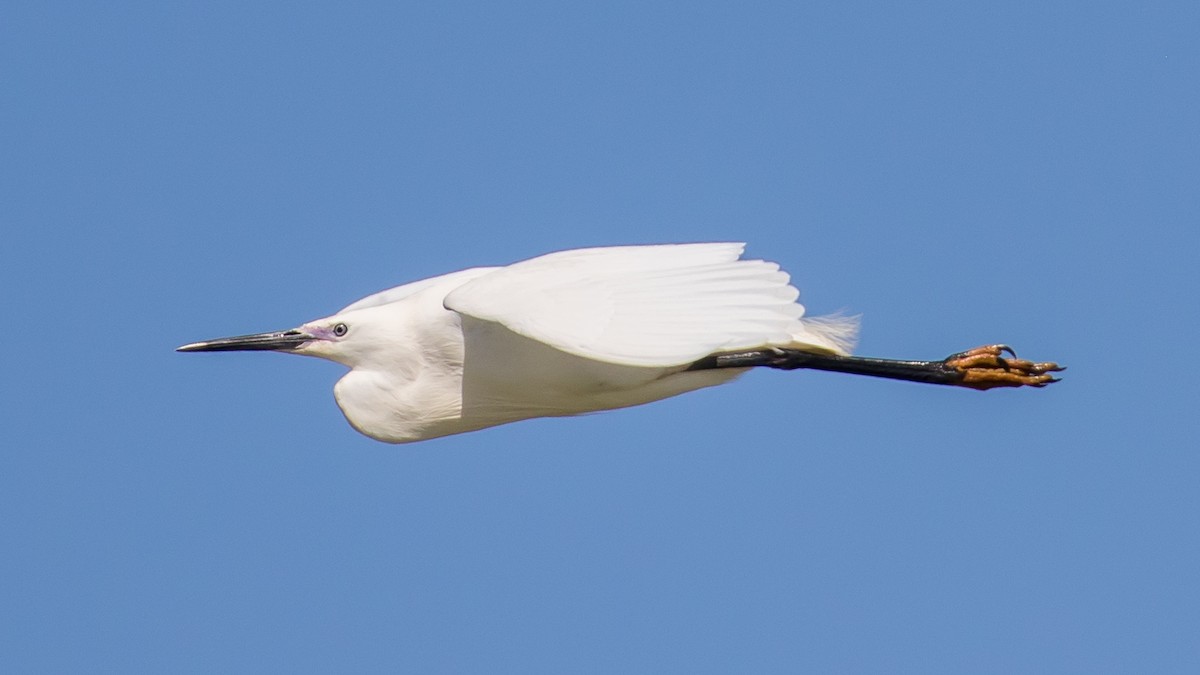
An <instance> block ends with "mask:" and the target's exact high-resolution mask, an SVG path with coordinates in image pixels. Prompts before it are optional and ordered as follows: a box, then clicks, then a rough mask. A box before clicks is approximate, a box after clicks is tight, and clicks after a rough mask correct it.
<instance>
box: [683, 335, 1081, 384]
mask: <svg viewBox="0 0 1200 675" xmlns="http://www.w3.org/2000/svg"><path fill="white" fill-rule="evenodd" d="M1005 353H1009V354H1012V349H1010V348H1009V347H1006V346H1004V345H988V346H985V347H977V348H975V349H971V350H968V351H965V352H960V353H958V354H953V355H951V356H948V357H946V358H945V359H942V360H941V361H900V360H895V359H876V358H870V357H865V356H837V355H834V354H818V353H813V352H806V351H801V350H797V349H779V348H768V349H753V350H747V351H741V352H727V353H722V354H713V355H712V356H706V357H705V358H703V359H700V360H699V361H697V362H695V363H693V364H692V365H691V366H690V367H689V368H688V370H707V369H711V368H752V367H766V368H778V369H780V370H796V369H799V368H808V369H810V370H826V371H831V372H836V373H851V374H854V375H868V376H871V377H884V378H889V379H893V380H907V381H909V382H926V383H929V384H947V385H954V386H960V387H969V388H972V389H992V388H995V387H1021V386H1032V387H1044V386H1046V385H1047V384H1050V383H1052V382H1057V381H1058V378H1056V377H1054V376H1052V375H1049V373H1051V372H1055V371H1060V370H1063V368H1062V367H1061V366H1059V365H1057V364H1054V363H1034V362H1032V361H1026V360H1024V359H1018V358H1015V356H1013V357H1011V358H1006V357H1004V354H1005Z"/></svg>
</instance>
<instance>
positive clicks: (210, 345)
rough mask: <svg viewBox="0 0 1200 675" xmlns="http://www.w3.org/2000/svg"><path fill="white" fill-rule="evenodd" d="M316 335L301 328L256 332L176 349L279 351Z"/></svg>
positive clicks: (195, 350)
mask: <svg viewBox="0 0 1200 675" xmlns="http://www.w3.org/2000/svg"><path fill="white" fill-rule="evenodd" d="M315 339H316V336H314V335H312V334H310V333H307V332H305V331H300V330H285V331H276V332H274V333H255V334H254V335H237V336H234V337H227V338H217V339H215V340H206V341H204V342H193V343H191V344H186V345H183V346H182V347H178V348H176V349H175V351H177V352H243V351H278V350H287V349H296V348H298V347H300V346H302V345H304V344H305V343H307V342H309V341H311V340H315Z"/></svg>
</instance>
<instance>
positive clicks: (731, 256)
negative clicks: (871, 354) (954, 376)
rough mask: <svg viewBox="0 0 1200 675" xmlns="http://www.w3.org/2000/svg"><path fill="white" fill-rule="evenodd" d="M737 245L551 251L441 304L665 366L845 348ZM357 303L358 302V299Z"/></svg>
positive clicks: (593, 354) (782, 280) (780, 278)
mask: <svg viewBox="0 0 1200 675" xmlns="http://www.w3.org/2000/svg"><path fill="white" fill-rule="evenodd" d="M744 247H745V245H744V244H738V243H717V244H675V245H659V246H618V247H608V248H595V249H578V250H573V251H562V252H559V253H551V254H549V255H544V256H541V257H538V258H533V259H531V260H526V261H523V262H519V263H515V264H513V265H509V266H507V267H502V268H496V269H494V270H492V271H491V272H488V273H486V274H483V275H481V276H478V277H476V278H474V279H471V280H469V281H467V282H466V283H464V284H463V285H461V286H459V287H458V288H456V289H455V290H453V291H451V292H450V293H449V294H448V295H447V296H446V299H445V302H444V304H445V306H446V308H447V309H450V310H453V311H455V312H458V313H460V314H465V315H468V316H471V317H474V318H477V319H482V320H485V321H493V322H496V323H499V324H501V325H503V326H505V327H507V328H508V329H509V330H511V331H513V332H515V333H518V334H520V335H523V336H525V337H528V338H531V339H534V340H538V341H540V342H544V343H546V344H548V345H551V346H553V347H555V348H557V349H559V350H562V351H564V352H567V353H570V354H575V355H577V356H582V357H585V358H590V359H595V360H599V361H605V362H610V363H618V364H623V365H633V366H654V367H670V366H679V365H684V364H687V363H691V362H693V361H696V360H697V359H700V358H703V357H704V356H707V355H709V354H712V353H714V352H719V351H728V350H736V349H749V348H754V347H764V346H805V347H809V348H812V349H819V350H824V351H830V352H834V353H845V352H846V351H847V350H848V345H849V338H848V336H850V335H852V333H853V328H852V327H849V326H848V325H847V324H846V322H841V323H840V324H837V328H838V330H840V331H841V333H837V334H835V332H834V331H833V330H832V329H830V330H824V329H818V328H816V326H819V325H820V324H813V323H810V324H807V325H806V324H805V322H803V321H802V320H801V317H802V316H803V315H804V307H803V306H802V305H800V304H798V303H797V302H796V298H797V297H798V296H799V291H797V290H796V289H795V287H793V286H791V285H790V283H789V281H790V279H789V276H788V274H787V273H786V272H783V271H781V270H780V269H779V266H778V265H776V264H775V263H770V262H765V261H761V260H740V259H739V258H740V256H741V254H742V251H743V250H744ZM360 302H361V301H360Z"/></svg>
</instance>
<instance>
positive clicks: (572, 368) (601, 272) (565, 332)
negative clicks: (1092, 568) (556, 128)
mask: <svg viewBox="0 0 1200 675" xmlns="http://www.w3.org/2000/svg"><path fill="white" fill-rule="evenodd" d="M744 248H745V245H744V244H735V243H715V244H668V245H657V246H614V247H605V248H588V249H577V250H571V251H561V252H558V253H551V254H549V255H543V256H540V257H537V258H533V259H530V260H525V261H523V262H518V263H515V264H512V265H508V266H506V267H477V268H474V269H468V270H463V271H461V272H454V273H451V274H446V275H442V276H439V277H433V278H431V279H425V280H423V281H416V282H413V283H410V284H405V285H403V286H397V287H396V288H392V289H389V290H386V291H382V292H380V293H376V294H374V295H370V296H367V297H365V298H363V299H362V300H359V301H358V302H355V303H353V304H351V305H349V306H348V307H346V308H344V309H342V310H341V311H339V312H338V313H336V314H334V315H332V316H328V317H325V318H323V319H317V320H315V321H310V322H308V323H305V324H303V325H301V326H299V327H297V328H293V329H291V330H286V331H278V332H272V333H258V334H255V335H242V336H237V337H228V338H221V339H216V340H209V341H206V342H195V343H192V344H187V345H184V346H182V347H179V349H178V351H181V352H200V351H235V350H272V351H281V352H287V353H291V354H302V355H305V356H318V357H321V358H324V359H329V360H332V361H337V362H338V363H341V364H343V365H345V366H347V367H349V368H350V372H349V373H347V374H346V375H345V376H344V377H342V379H341V380H339V381H338V383H337V384H336V385H335V386H334V389H333V393H334V397H335V398H336V399H337V404H338V406H339V407H340V408H341V409H342V413H343V414H345V416H346V419H347V420H348V421H349V422H350V424H351V425H352V426H353V427H354V428H355V429H357V430H358V431H360V432H362V433H363V434H366V435H367V436H370V437H371V438H374V439H377V440H380V441H385V442H388V443H407V442H412V441H421V440H426V439H429V438H436V437H439V436H447V435H450V434H458V433H463V432H466V431H475V430H477V429H483V428H486V427H491V426H496V425H498V424H505V423H508V422H515V421H518V420H524V419H530V418H534V417H559V416H567V415H579V414H582V413H588V412H594V411H599V410H611V409H614V408H625V407H628V406H634V405H640V404H643V403H649V402H651V401H657V400H659V399H664V398H667V397H670V396H676V395H678V394H682V393H684V392H688V391H692V390H695V389H701V388H703V387H711V386H713V385H717V384H722V383H725V382H729V381H731V380H733V379H734V378H736V377H738V376H739V375H741V374H743V373H745V372H746V370H747V369H749V368H751V367H754V366H765V367H768V368H778V369H783V370H792V369H797V368H810V369H817V370H827V371H837V372H845V373H856V374H860V375H872V376H877V377H886V378H892V379H900V380H911V381H917V382H928V383H932V384H947V385H958V386H964V387H970V388H974V389H990V388H993V387H1019V386H1023V385H1029V386H1034V387H1041V386H1045V385H1046V384H1049V383H1051V382H1056V381H1057V378H1055V377H1053V376H1052V375H1050V373H1051V372H1053V371H1058V370H1062V368H1061V367H1059V366H1058V365H1056V364H1053V363H1034V362H1031V361H1026V360H1023V359H1017V358H1015V355H1014V354H1013V353H1012V350H1011V349H1009V348H1008V347H1006V346H1004V345H988V346H985V347H979V348H976V349H973V350H969V351H966V352H961V353H958V354H954V355H952V356H949V357H947V358H946V359H943V360H941V361H897V360H891V359H875V358H864V357H856V356H850V350H851V347H852V345H853V342H854V338H855V334H856V333H857V330H858V323H857V320H856V319H853V318H846V317H828V316H827V317H815V318H813V317H805V316H804V307H803V306H802V305H800V304H799V303H797V302H796V298H797V297H798V296H799V291H797V290H796V288H795V287H793V286H792V285H791V284H790V283H789V276H788V274H787V273H786V272H783V271H781V270H780V269H779V265H777V264H775V263H771V262H765V261H762V260H742V259H741V255H742V251H743V250H744ZM1005 353H1007V354H1008V355H1009V356H1005Z"/></svg>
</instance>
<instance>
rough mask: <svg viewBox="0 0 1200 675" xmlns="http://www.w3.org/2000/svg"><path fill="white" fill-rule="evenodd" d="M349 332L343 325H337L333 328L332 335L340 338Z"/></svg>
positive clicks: (348, 328)
mask: <svg viewBox="0 0 1200 675" xmlns="http://www.w3.org/2000/svg"><path fill="white" fill-rule="evenodd" d="M349 332H350V327H349V326H347V325H346V324H344V323H339V324H337V325H335V326H334V327H333V334H334V335H335V336H337V337H342V336H343V335H345V334H346V333H349Z"/></svg>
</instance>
